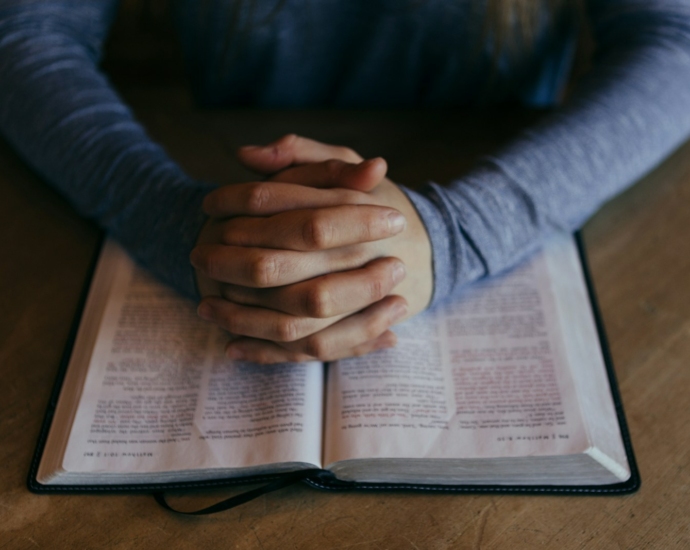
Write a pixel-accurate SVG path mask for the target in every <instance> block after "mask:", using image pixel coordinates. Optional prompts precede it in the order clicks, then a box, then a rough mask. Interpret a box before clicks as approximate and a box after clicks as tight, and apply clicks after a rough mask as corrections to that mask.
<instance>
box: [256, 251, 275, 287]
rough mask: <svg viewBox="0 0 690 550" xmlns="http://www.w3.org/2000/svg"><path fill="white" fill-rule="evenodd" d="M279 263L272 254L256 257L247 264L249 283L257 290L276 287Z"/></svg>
mask: <svg viewBox="0 0 690 550" xmlns="http://www.w3.org/2000/svg"><path fill="white" fill-rule="evenodd" d="M279 280H280V262H279V260H278V258H277V257H276V256H275V255H274V254H270V253H268V254H267V253H262V254H259V255H257V256H256V257H255V258H254V259H253V260H252V261H251V262H250V264H249V281H250V282H251V283H252V284H253V285H254V286H257V287H259V288H263V287H272V286H277V283H278V281H279Z"/></svg>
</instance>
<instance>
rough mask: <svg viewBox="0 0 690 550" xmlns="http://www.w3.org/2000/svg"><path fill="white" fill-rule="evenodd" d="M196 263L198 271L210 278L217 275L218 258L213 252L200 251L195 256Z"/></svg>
mask: <svg viewBox="0 0 690 550" xmlns="http://www.w3.org/2000/svg"><path fill="white" fill-rule="evenodd" d="M195 259H196V262H197V265H198V266H199V269H200V270H201V271H203V272H204V273H207V274H208V275H209V276H211V277H217V276H218V274H219V267H220V258H219V256H218V254H217V253H215V252H214V251H213V250H200V251H199V252H198V253H197V254H196V258H195Z"/></svg>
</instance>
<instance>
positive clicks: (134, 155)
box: [0, 1, 210, 295]
mask: <svg viewBox="0 0 690 550" xmlns="http://www.w3.org/2000/svg"><path fill="white" fill-rule="evenodd" d="M115 7H116V2H112V1H102V2H97V1H93V2H67V1H60V2H57V1H52V2H47V1H42V2H26V1H23V2H10V1H2V2H0V82H2V86H0V131H1V132H2V134H3V135H4V137H5V138H6V139H7V140H8V141H9V142H10V143H11V144H12V145H13V146H14V147H15V148H16V149H17V151H18V152H19V153H20V154H21V155H22V156H23V157H24V159H25V160H26V161H27V162H28V163H29V164H30V165H31V166H32V167H33V168H34V169H35V170H36V171H37V172H38V173H39V174H40V175H41V176H42V177H43V178H45V179H46V180H47V181H48V182H50V183H51V184H52V185H54V186H55V187H56V188H57V189H58V190H59V191H60V192H62V193H63V194H64V195H65V196H66V197H67V198H68V199H69V200H70V201H71V202H72V203H73V204H74V206H75V207H76V208H77V210H78V211H79V212H80V213H81V214H82V215H84V216H87V217H89V218H92V219H94V220H96V221H97V222H98V223H99V224H100V225H102V226H103V227H104V228H105V229H106V230H107V231H108V232H109V233H110V234H111V235H112V236H113V237H115V238H116V239H118V240H119V241H120V242H121V243H122V244H123V245H124V246H125V247H126V248H127V249H128V250H129V251H130V252H131V253H132V254H133V255H134V256H135V257H136V258H137V259H138V260H139V261H140V262H141V263H143V264H144V265H145V266H147V267H149V268H150V269H152V270H153V271H154V272H155V273H156V274H157V275H158V276H160V277H162V278H163V279H164V280H166V282H168V283H170V284H172V285H174V286H175V287H176V288H177V289H179V290H181V291H182V292H185V293H186V294H189V295H192V294H194V293H195V288H194V279H193V273H192V269H191V266H189V263H188V260H187V257H188V254H189V251H190V250H191V248H192V247H193V245H194V240H195V238H196V235H197V234H198V232H199V229H200V227H201V225H202V223H203V220H204V217H203V215H202V213H201V208H200V204H201V200H202V198H203V196H204V195H205V193H206V192H207V191H208V189H210V186H204V185H201V184H199V183H197V182H195V181H193V180H191V179H190V178H189V177H188V176H186V175H185V174H184V173H183V172H182V171H181V170H180V168H179V167H178V166H177V165H176V164H175V163H174V162H172V161H171V160H170V159H169V157H168V156H167V155H166V153H165V152H164V151H163V149H162V148H161V147H160V146H158V145H156V144H155V143H153V142H152V141H151V140H150V139H149V138H148V136H147V135H146V133H145V132H144V130H143V128H142V127H141V126H140V125H139V124H138V123H137V122H136V121H135V120H134V117H133V115H132V113H131V112H130V110H129V109H128V108H127V107H126V106H125V105H124V104H123V102H122V101H121V99H120V98H119V97H118V96H117V94H116V93H115V92H114V90H113V89H112V88H111V86H110V85H109V83H108V81H107V79H106V78H105V76H104V75H102V74H101V73H100V72H99V71H98V69H97V63H98V58H99V55H100V50H101V45H102V42H103V39H104V37H105V35H106V33H107V30H108V27H109V25H110V22H111V19H112V17H113V12H114V9H115Z"/></svg>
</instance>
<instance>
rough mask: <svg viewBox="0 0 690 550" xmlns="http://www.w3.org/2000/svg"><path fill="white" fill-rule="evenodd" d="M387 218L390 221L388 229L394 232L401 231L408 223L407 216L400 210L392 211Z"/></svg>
mask: <svg viewBox="0 0 690 550" xmlns="http://www.w3.org/2000/svg"><path fill="white" fill-rule="evenodd" d="M386 219H387V221H388V230H389V231H390V232H391V233H393V234H396V233H400V232H401V231H402V230H403V229H405V225H407V220H405V216H403V215H402V214H401V213H400V212H390V213H389V214H388V217H387V218H386Z"/></svg>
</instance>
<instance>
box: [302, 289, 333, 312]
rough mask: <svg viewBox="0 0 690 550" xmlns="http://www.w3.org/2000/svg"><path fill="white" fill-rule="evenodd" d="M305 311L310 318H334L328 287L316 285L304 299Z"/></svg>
mask: <svg viewBox="0 0 690 550" xmlns="http://www.w3.org/2000/svg"><path fill="white" fill-rule="evenodd" d="M304 301H305V304H304V306H305V310H306V313H307V315H308V316H309V317H316V318H322V319H323V318H326V317H332V309H333V307H332V300H331V293H330V291H329V289H328V287H327V286H326V285H323V284H315V285H314V286H312V287H311V288H310V289H309V290H308V291H307V292H306V293H305V297H304Z"/></svg>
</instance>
